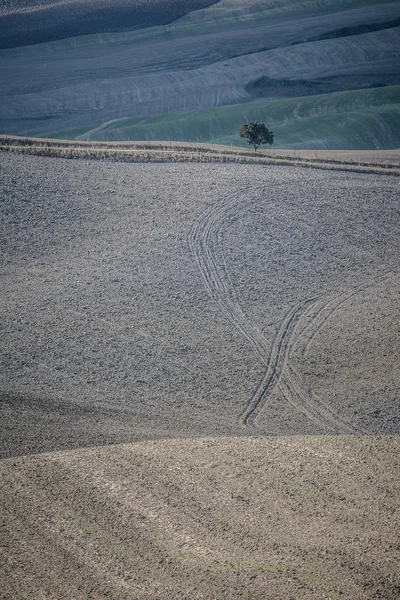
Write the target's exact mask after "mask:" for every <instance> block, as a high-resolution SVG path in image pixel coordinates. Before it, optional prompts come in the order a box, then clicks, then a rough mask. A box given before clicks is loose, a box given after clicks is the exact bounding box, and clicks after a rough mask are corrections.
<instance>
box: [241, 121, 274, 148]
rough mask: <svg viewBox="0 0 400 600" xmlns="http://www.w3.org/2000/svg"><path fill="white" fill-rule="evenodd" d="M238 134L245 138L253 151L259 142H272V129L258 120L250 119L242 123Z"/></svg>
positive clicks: (259, 144)
mask: <svg viewBox="0 0 400 600" xmlns="http://www.w3.org/2000/svg"><path fill="white" fill-rule="evenodd" d="M239 135H240V137H242V138H246V139H247V141H248V143H249V145H250V146H253V148H254V150H255V151H256V150H257V148H259V146H261V144H272V143H273V142H274V134H273V133H272V131H270V130H269V129H268V128H267V127H266V126H265V123H259V122H258V121H250V122H249V123H245V124H244V125H242V127H241V128H240V131H239Z"/></svg>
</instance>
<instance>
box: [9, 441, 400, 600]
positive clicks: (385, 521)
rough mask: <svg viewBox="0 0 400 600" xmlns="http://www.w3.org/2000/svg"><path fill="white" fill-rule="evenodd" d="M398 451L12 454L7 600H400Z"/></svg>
mask: <svg viewBox="0 0 400 600" xmlns="http://www.w3.org/2000/svg"><path fill="white" fill-rule="evenodd" d="M399 450H400V448H399V437H398V436H396V437H394V436H377V437H375V436H365V437H355V436H333V437H332V436H331V437H317V438H316V437H306V438H303V437H281V438H248V439H246V438H206V439H196V440H172V441H165V440H164V441H161V442H142V443H138V444H128V445H121V446H116V447H112V448H92V449H87V450H74V451H69V452H59V453H52V454H42V455H38V456H32V457H22V458H17V459H7V460H3V461H1V463H0V472H1V477H2V481H3V490H4V491H3V493H2V498H1V500H2V502H1V504H2V514H3V516H4V529H3V532H2V540H1V541H2V543H3V545H4V550H5V552H6V554H5V557H6V558H5V559H3V561H2V569H3V571H4V573H3V591H2V596H1V597H2V598H3V599H4V600H16V599H17V598H18V599H20V600H25V599H36V598H48V599H54V600H72V599H73V600H87V599H89V598H91V599H93V600H103V599H106V598H107V599H109V598H112V599H115V600H122V599H124V600H133V599H135V600H142V599H143V600H144V599H146V600H167V599H168V600H175V599H176V598H179V599H187V600H211V599H212V600H225V599H226V600H232V599H235V600H236V599H246V600H289V599H293V600H294V599H296V600H299V599H302V600H306V599H307V600H309V599H310V600H311V599H312V600H317V599H318V600H322V599H326V600H327V599H331V600H333V599H334V600H339V599H346V600H366V599H371V600H372V599H374V600H377V599H383V598H385V599H390V600H395V599H396V598H399V597H400V579H399V572H398V564H399V559H400V552H399V550H400V548H399V538H398V531H399V527H400V522H399V512H398V498H399V494H400V488H399V460H398V458H399Z"/></svg>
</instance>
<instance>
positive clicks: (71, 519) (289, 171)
mask: <svg viewBox="0 0 400 600" xmlns="http://www.w3.org/2000/svg"><path fill="white" fill-rule="evenodd" d="M0 158H1V164H0V168H1V178H0V181H1V186H2V189H1V198H2V218H3V233H4V235H3V236H2V240H1V244H2V245H1V253H2V267H1V284H2V305H1V309H0V310H1V321H2V335H1V336H0V348H1V354H2V364H3V365H4V368H3V370H2V372H1V411H2V418H1V424H2V426H1V456H2V457H3V459H2V460H1V462H0V471H1V473H2V481H3V486H2V492H1V501H2V504H3V506H2V508H3V514H4V516H5V518H4V525H3V530H2V533H1V545H2V548H3V552H4V558H3V560H2V567H1V568H2V571H3V574H2V575H3V577H2V581H3V589H2V594H3V595H2V598H4V599H7V600H11V599H13V600H14V599H19V598H21V599H25V598H26V599H28V598H32V599H33V598H35V599H36V598H46V599H52V600H63V599H68V600H79V599H80V598H82V600H83V599H86V598H93V599H95V600H101V599H103V598H112V599H115V600H120V599H129V600H136V599H147V598H148V599H150V598H151V599H152V600H153V599H160V600H164V599H165V600H167V599H173V598H182V599H185V598H188V599H189V598H190V599H192V598H193V599H195V600H196V599H206V600H211V599H215V600H217V599H218V600H221V599H223V598H226V599H229V600H231V599H233V600H236V599H237V600H239V598H240V599H243V598H245V599H249V600H250V599H256V600H258V599H259V600H264V599H267V600H268V599H271V600H272V599H274V600H275V599H278V600H279V599H282V600H287V599H290V598H293V599H296V600H297V599H298V598H299V599H303V598H304V599H315V600H317V599H318V600H320V599H323V598H325V599H328V598H334V599H335V600H336V599H339V598H347V599H348V600H353V599H358V598H359V599H360V600H361V599H364V598H371V599H381V600H382V599H383V598H386V599H390V600H394V599H396V598H399V597H400V587H399V586H400V582H399V580H398V574H397V569H396V565H397V564H398V558H399V556H398V550H399V545H398V534H397V531H398V529H399V523H398V498H399V490H398V481H399V468H398V467H399V465H398V456H399V454H398V450H399V447H398V446H399V436H398V434H399V432H400V415H399V402H398V398H399V392H398V390H399V379H400V377H399V366H398V360H397V357H398V356H399V350H400V335H399V316H400V302H399V299H400V278H399V268H398V265H399V244H398V240H399V223H400V218H399V217H400V214H399V213H400V207H399V203H398V189H399V180H398V178H397V177H394V176H392V175H377V174H360V173H351V172H335V171H320V170H315V169H304V168H297V167H284V166H271V165H270V166H263V165H234V164H212V163H210V164H195V163H193V164H192V163H187V164H179V165H177V164H174V163H169V164H168V163H163V164H156V163H148V164H145V163H132V164H129V163H114V162H109V161H89V160H75V161H71V160H65V159H61V158H48V157H39V156H29V155H19V154H16V153H15V154H14V153H2V154H1V155H0ZM299 434H301V435H300V436H299ZM328 434H330V435H328ZM344 434H346V435H344ZM349 434H351V435H349ZM166 438H173V439H166ZM106 446H108V447H106ZM83 447H91V448H83ZM56 450H57V451H58V452H55V451H56ZM43 453H45V454H43ZM28 455H31V456H28ZM396 511H397V513H396Z"/></svg>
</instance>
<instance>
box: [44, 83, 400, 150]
mask: <svg viewBox="0 0 400 600" xmlns="http://www.w3.org/2000/svg"><path fill="white" fill-rule="evenodd" d="M399 116H400V86H392V87H387V88H384V89H383V88H374V89H368V90H355V91H347V92H336V93H333V94H324V95H320V96H306V97H302V98H290V99H288V98H285V99H282V100H274V101H264V102H260V101H258V102H251V103H242V104H236V105H232V106H225V107H219V108H214V109H206V110H199V111H188V112H184V113H171V114H166V115H156V116H152V117H147V118H145V119H142V118H136V119H116V120H113V121H111V122H110V123H105V124H103V125H101V126H99V127H94V128H91V127H87V128H78V129H76V130H69V131H68V130H66V131H58V132H54V133H53V135H54V136H55V137H57V138H60V137H61V138H66V139H73V138H75V139H80V140H110V141H113V140H115V141H117V140H126V139H129V140H182V141H184V140H189V141H192V142H211V143H215V144H233V145H234V146H246V145H247V143H246V141H245V140H243V139H241V138H240V137H239V133H238V132H239V128H240V126H241V125H242V123H244V122H246V121H251V120H254V121H264V122H266V123H267V125H268V127H269V128H271V129H272V130H273V132H274V134H275V141H276V144H275V145H276V146H278V147H279V148H320V149H340V148H342V149H353V148H356V149H373V148H381V149H382V148H398V147H399V146H400V119H399Z"/></svg>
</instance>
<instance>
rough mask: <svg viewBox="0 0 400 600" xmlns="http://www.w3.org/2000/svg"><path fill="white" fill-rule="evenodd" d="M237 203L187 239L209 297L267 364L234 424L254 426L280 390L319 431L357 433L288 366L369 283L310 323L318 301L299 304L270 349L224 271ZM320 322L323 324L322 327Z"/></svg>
mask: <svg viewBox="0 0 400 600" xmlns="http://www.w3.org/2000/svg"><path fill="white" fill-rule="evenodd" d="M240 201H241V196H240V194H234V195H232V196H230V197H229V198H228V199H226V200H223V201H221V202H219V203H218V204H214V205H212V206H210V207H209V208H208V209H207V210H206V211H205V212H204V213H202V214H201V215H200V217H199V218H198V219H197V220H196V221H195V223H194V225H193V227H192V229H191V231H190V234H189V243H190V248H191V251H192V255H193V257H194V260H195V263H196V265H197V267H198V269H199V271H200V274H201V277H202V279H203V282H204V284H205V287H206V290H207V292H208V294H209V295H210V297H211V298H213V299H214V301H215V302H216V303H217V305H218V306H219V307H220V309H221V312H222V313H223V314H224V316H225V317H226V318H227V319H228V320H229V321H230V322H231V323H232V325H234V327H235V328H236V329H237V330H238V331H239V332H240V333H241V334H242V335H243V336H244V337H245V339H247V341H248V342H249V343H250V344H251V346H252V347H253V349H254V350H255V351H256V353H257V354H258V356H259V357H260V359H261V360H262V361H263V363H264V364H265V363H266V368H265V371H264V375H263V378H262V380H261V382H260V384H259V385H258V386H257V388H256V390H255V391H254V393H253V395H252V396H251V398H250V399H249V400H248V402H247V403H246V406H245V408H244V409H243V411H242V413H241V414H240V415H239V417H238V423H239V424H241V425H243V426H249V425H250V424H253V421H254V420H255V419H256V418H257V416H258V415H259V414H260V412H261V411H262V409H263V408H264V406H265V405H266V402H267V400H268V398H269V397H270V396H271V395H272V393H273V392H274V390H275V389H276V387H277V386H278V385H279V388H280V390H281V392H282V393H283V395H284V396H285V398H286V400H287V401H288V402H289V404H291V405H292V406H293V407H294V408H296V409H297V410H299V411H301V412H302V413H303V414H304V415H305V416H306V417H307V418H308V419H310V420H311V421H313V422H314V423H316V424H318V425H319V426H321V427H323V428H327V429H328V430H330V431H336V432H338V431H340V432H345V433H361V430H360V429H357V428H355V427H354V426H353V425H352V424H351V423H349V422H347V421H346V420H344V419H342V418H341V417H340V416H339V415H338V414H336V413H335V411H333V410H332V409H331V408H330V407H328V406H327V405H326V404H324V403H323V402H321V401H320V400H319V399H317V398H316V397H315V396H314V395H313V394H310V395H309V396H308V395H307V393H305V392H304V390H303V389H302V388H301V384H300V382H299V381H298V375H297V373H296V372H295V370H294V368H293V367H292V366H291V365H290V364H289V362H288V359H289V357H290V354H291V352H292V351H293V349H294V347H295V346H296V345H297V341H298V339H299V338H300V339H301V338H302V337H303V336H304V333H306V332H307V331H309V330H312V333H311V335H310V336H309V338H308V340H307V342H306V344H305V346H306V348H308V347H309V346H310V345H311V343H312V340H313V339H314V337H315V336H316V335H317V333H318V331H319V330H320V329H321V328H322V327H323V324H324V323H325V322H326V321H327V320H328V319H329V318H331V317H332V316H333V314H334V313H335V312H336V311H337V310H338V309H339V308H340V306H341V305H342V304H343V303H344V302H345V301H346V300H348V299H349V298H350V297H351V296H353V295H354V294H356V293H357V291H360V290H361V289H363V288H365V287H368V285H371V283H372V282H371V281H369V282H367V283H364V284H360V285H359V286H356V287H354V288H352V289H351V290H349V291H345V292H343V293H342V294H339V296H336V297H335V298H331V299H329V300H328V302H325V303H323V304H322V306H320V307H319V308H318V310H317V311H316V312H315V314H314V315H312V317H311V319H310V316H309V313H310V310H312V309H313V308H314V309H315V306H316V305H317V304H318V303H320V302H321V300H320V299H317V298H308V299H305V300H303V301H302V302H301V303H299V304H298V305H296V306H294V307H292V308H291V309H290V310H289V311H288V313H287V314H286V315H285V317H284V319H283V320H282V323H281V325H280V328H279V330H278V332H277V334H276V336H275V339H274V341H273V343H272V344H271V343H270V342H269V341H268V340H267V339H266V338H265V336H264V335H263V334H262V332H261V331H260V330H259V329H258V328H257V327H255V326H254V325H253V324H252V323H251V322H250V321H249V319H248V318H247V316H246V314H245V313H244V312H243V310H242V308H241V307H240V305H239V303H238V302H237V301H236V299H235V297H234V292H233V286H232V282H231V280H230V276H229V274H228V271H227V268H226V261H225V257H224V256H223V254H222V251H221V248H220V240H219V233H220V229H221V226H222V225H223V223H224V222H225V220H226V218H227V217H228V216H229V213H230V212H231V211H232V210H234V209H236V208H237V205H238V204H239V203H240ZM218 255H219V256H218ZM218 258H220V260H218ZM379 279H384V276H380V277H376V278H374V279H373V281H375V280H379ZM321 317H322V322H320V320H321V319H320V318H321ZM304 321H306V324H305V326H304V327H303V329H302V330H301V332H300V335H297V333H298V330H299V328H300V329H301V326H302V325H303V323H304ZM304 352H306V350H305V351H304Z"/></svg>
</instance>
